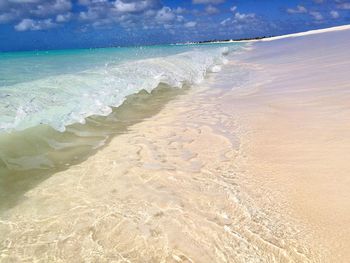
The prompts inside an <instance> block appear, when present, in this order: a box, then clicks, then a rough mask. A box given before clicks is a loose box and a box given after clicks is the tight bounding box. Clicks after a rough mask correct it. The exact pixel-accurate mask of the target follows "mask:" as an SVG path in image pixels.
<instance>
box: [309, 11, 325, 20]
mask: <svg viewBox="0 0 350 263" xmlns="http://www.w3.org/2000/svg"><path fill="white" fill-rule="evenodd" d="M310 15H311V16H312V17H313V18H314V19H315V20H317V21H321V20H323V15H322V14H321V13H320V12H317V11H311V12H310Z"/></svg>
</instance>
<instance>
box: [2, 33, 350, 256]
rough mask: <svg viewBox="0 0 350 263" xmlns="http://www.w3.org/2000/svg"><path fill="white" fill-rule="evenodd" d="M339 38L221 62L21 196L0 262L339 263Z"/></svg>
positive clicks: (343, 197) (257, 47)
mask: <svg viewBox="0 0 350 263" xmlns="http://www.w3.org/2000/svg"><path fill="white" fill-rule="evenodd" d="M349 39H350V30H346V31H339V32H334V31H332V32H326V33H323V34H317V35H313V36H309V37H306V38H293V39H286V40H280V41H276V42H275V41H271V42H258V43H254V44H253V46H252V49H251V50H249V51H245V52H243V53H241V54H238V55H235V56H233V57H231V58H230V62H229V63H228V64H227V65H225V66H223V70H222V72H219V73H216V74H214V73H213V74H210V76H209V77H208V78H207V79H206V80H205V82H203V83H202V84H200V85H199V87H194V88H192V89H190V90H189V92H188V93H186V94H181V95H179V96H178V97H176V98H175V99H174V100H171V101H169V102H168V103H167V104H166V105H164V107H163V108H162V109H161V110H160V111H159V112H157V113H156V114H155V115H152V116H149V117H148V118H146V119H144V120H143V121H141V122H138V123H135V124H133V125H132V126H130V127H129V128H128V129H127V132H125V133H123V134H121V135H119V136H116V137H114V138H113V139H112V140H111V141H110V142H109V143H108V145H106V146H105V147H103V148H102V149H100V150H99V151H98V152H97V153H95V154H94V155H92V156H90V157H89V158H88V159H87V160H85V161H83V162H82V163H79V164H76V165H74V166H71V167H69V169H67V170H65V171H61V172H59V173H56V174H54V175H52V176H51V177H50V178H48V179H47V180H45V181H43V182H41V183H40V184H38V185H37V186H36V187H35V188H33V189H31V190H29V191H28V192H26V193H25V195H24V198H23V200H21V202H20V203H18V204H17V205H16V206H14V207H12V208H11V209H9V210H7V211H5V212H4V214H3V215H2V218H1V221H0V233H1V234H2V235H1V236H2V238H0V251H1V257H0V258H1V259H2V260H4V262H7V261H11V260H12V261H20V260H22V261H33V260H35V259H37V260H39V259H41V260H44V261H72V260H75V261H99V262H109V261H113V260H115V261H122V262H123V261H124V262H125V261H132V262H160V261H165V262H233V261H234V262H247V261H249V260H252V261H253V260H261V261H264V262H276V261H277V262H289V261H292V262H334V261H335V260H336V262H347V260H348V259H350V255H349V251H348V250H347V247H349V244H350V240H349V238H348V236H350V224H349V222H350V221H349V219H350V211H349V210H350V209H349V208H348V206H347V204H348V203H349V201H350V197H349V194H348V192H349V191H348V189H349V188H348V187H349V185H350V184H349V180H348V177H347V174H348V171H349V168H348V165H347V164H348V163H349V161H350V160H349V159H348V155H347V153H348V151H349V147H350V141H349V140H348V138H347V136H346V135H347V134H349V132H350V126H349V125H348V124H346V123H350V119H349V116H350V115H349V113H350V109H349V106H348V101H349V99H350V97H349V96H350V93H349V92H348V89H349V84H348V77H347V72H348V69H349V68H350V64H349V62H348V61H350V57H349V58H348V59H347V57H346V56H345V55H346V54H345V53H346V43H349V42H346V41H345V40H349ZM315 43H318V44H315ZM319 43H322V44H319ZM331 47H332V49H331V50H330V48H331ZM325 48H327V49H329V51H330V52H329V53H328V54H324V52H322V50H324V49H325ZM342 52H345V53H342ZM344 54H345V55H344ZM347 234H348V235H347Z"/></svg>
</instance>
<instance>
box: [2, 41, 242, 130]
mask: <svg viewBox="0 0 350 263" xmlns="http://www.w3.org/2000/svg"><path fill="white" fill-rule="evenodd" d="M239 46H240V45H237V44H212V45H168V46H151V47H134V48H104V49H92V50H89V49H80V50H56V51H39V52H37V51H32V52H16V53H0V134H1V133H4V132H12V131H16V130H17V131H18V130H24V129H28V128H31V127H35V126H38V125H42V124H46V125H49V126H51V127H53V128H54V129H56V130H58V131H64V130H65V128H66V126H67V125H71V124H74V123H84V122H85V119H86V118H87V117H89V116H91V115H102V116H106V115H108V114H110V113H111V111H112V110H111V107H118V106H119V105H121V104H122V103H123V101H124V100H125V98H126V97H127V96H128V95H131V94H135V93H137V92H139V91H140V90H146V91H148V92H149V91H151V90H153V89H154V88H156V87H157V86H158V85H159V83H164V84H166V85H168V86H170V87H182V86H183V85H184V84H189V85H191V84H194V83H198V82H200V81H201V80H202V79H203V78H204V76H205V74H206V72H207V71H210V70H214V71H216V70H218V69H219V65H220V64H222V63H223V61H224V55H225V54H226V53H228V52H230V51H232V50H236V49H237V48H239Z"/></svg>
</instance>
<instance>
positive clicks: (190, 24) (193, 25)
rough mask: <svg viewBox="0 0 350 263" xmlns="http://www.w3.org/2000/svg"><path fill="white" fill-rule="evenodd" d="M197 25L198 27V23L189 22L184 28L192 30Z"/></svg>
mask: <svg viewBox="0 0 350 263" xmlns="http://www.w3.org/2000/svg"><path fill="white" fill-rule="evenodd" d="M196 25H197V22H195V21H189V22H187V23H185V25H184V26H185V27H188V28H190V27H195V26H196Z"/></svg>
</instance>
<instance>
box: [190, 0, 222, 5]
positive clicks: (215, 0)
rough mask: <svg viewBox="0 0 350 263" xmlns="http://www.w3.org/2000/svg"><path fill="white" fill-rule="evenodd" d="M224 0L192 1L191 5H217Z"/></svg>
mask: <svg viewBox="0 0 350 263" xmlns="http://www.w3.org/2000/svg"><path fill="white" fill-rule="evenodd" d="M225 1H226V0H192V3H193V4H212V5H217V4H221V3H224V2H225Z"/></svg>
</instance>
